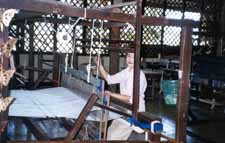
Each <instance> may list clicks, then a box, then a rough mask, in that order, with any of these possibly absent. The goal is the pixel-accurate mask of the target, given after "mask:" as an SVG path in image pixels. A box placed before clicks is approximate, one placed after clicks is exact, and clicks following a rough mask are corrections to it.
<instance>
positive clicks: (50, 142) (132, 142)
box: [7, 140, 164, 143]
mask: <svg viewBox="0 0 225 143" xmlns="http://www.w3.org/2000/svg"><path fill="white" fill-rule="evenodd" d="M7 143H66V142H64V141H62V140H59V141H7ZM71 143H159V142H149V141H124V140H123V141H119V140H117V141H103V140H102V141H93V140H90V141H72V142H71ZM162 143H164V142H162Z"/></svg>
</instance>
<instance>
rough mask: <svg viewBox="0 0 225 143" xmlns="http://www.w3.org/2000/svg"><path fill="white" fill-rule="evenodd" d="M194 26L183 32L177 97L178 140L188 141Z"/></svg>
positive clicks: (180, 141)
mask: <svg viewBox="0 0 225 143" xmlns="http://www.w3.org/2000/svg"><path fill="white" fill-rule="evenodd" d="M191 36H192V27H191V26H185V27H183V28H182V32H181V48H180V69H179V72H178V73H179V91H178V98H177V121H176V141H177V142H179V143H185V142H186V128H187V118H188V104H189V88H190V69H191V55H192V37H191Z"/></svg>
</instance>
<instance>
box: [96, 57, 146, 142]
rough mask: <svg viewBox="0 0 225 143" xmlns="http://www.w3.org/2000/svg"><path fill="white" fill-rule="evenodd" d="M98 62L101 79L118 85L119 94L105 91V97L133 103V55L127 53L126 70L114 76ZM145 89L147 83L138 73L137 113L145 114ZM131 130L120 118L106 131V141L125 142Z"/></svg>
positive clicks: (141, 74)
mask: <svg viewBox="0 0 225 143" xmlns="http://www.w3.org/2000/svg"><path fill="white" fill-rule="evenodd" d="M96 62H99V69H100V72H101V74H102V76H103V78H104V79H105V80H106V81H107V83H108V84H120V93H113V92H110V91H106V92H105V93H106V95H108V96H112V97H114V98H117V99H120V100H122V101H125V102H128V103H131V104H132V101H133V70H134V53H128V54H127V57H126V64H127V68H125V69H124V70H122V71H120V72H118V73H117V74H114V75H109V73H108V72H107V71H106V70H105V69H104V67H103V65H102V63H101V62H100V61H96ZM146 88H147V81H146V77H145V75H144V73H143V72H142V71H140V91H139V95H140V96H139V97H140V98H139V108H138V111H139V112H145V100H144V97H145V95H144V92H145V90H146ZM132 130H133V128H132V127H131V126H130V124H129V123H128V122H127V121H126V120H124V119H122V118H120V119H116V120H114V121H113V122H112V124H111V126H110V127H109V129H108V136H107V140H127V139H128V137H129V136H130V134H131V132H132Z"/></svg>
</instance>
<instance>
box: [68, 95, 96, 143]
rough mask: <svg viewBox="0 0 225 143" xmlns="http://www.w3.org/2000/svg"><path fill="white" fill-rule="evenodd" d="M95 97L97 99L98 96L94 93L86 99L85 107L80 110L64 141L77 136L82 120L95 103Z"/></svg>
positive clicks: (70, 140) (69, 140)
mask: <svg viewBox="0 0 225 143" xmlns="http://www.w3.org/2000/svg"><path fill="white" fill-rule="evenodd" d="M97 99H98V96H97V95H95V94H92V95H91V97H90V98H89V99H88V102H87V104H86V105H85V107H84V108H83V110H82V111H81V113H80V115H79V117H78V118H77V120H76V122H75V124H74V125H73V128H72V129H71V131H70V132H69V134H68V135H67V136H66V138H65V142H67V143H71V142H72V140H73V139H74V138H75V137H76V136H77V134H78V132H79V130H80V128H81V127H82V125H83V124H84V121H85V119H86V117H87V115H88V114H89V112H90V111H91V109H92V108H93V106H94V104H95V103H96V101H97Z"/></svg>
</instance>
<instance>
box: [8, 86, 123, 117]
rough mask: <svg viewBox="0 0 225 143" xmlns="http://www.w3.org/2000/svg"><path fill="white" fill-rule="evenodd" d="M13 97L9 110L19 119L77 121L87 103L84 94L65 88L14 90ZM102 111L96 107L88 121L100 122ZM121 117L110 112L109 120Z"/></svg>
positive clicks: (10, 113)
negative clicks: (67, 119)
mask: <svg viewBox="0 0 225 143" xmlns="http://www.w3.org/2000/svg"><path fill="white" fill-rule="evenodd" d="M11 96H13V97H15V98H16V100H15V101H14V102H13V104H12V105H11V106H10V108H9V116H18V117H37V118H46V117H52V118H54V117H65V118H73V119H76V118H77V117H78V116H79V114H80V112H81V111H82V109H83V107H84V106H85V104H86V103H87V101H86V100H85V99H83V98H82V97H81V96H82V93H81V92H79V91H77V92H76V93H74V92H72V91H70V90H69V89H67V88H64V87H56V88H48V89H42V90H34V91H28V90H12V91H11ZM99 112H100V109H99V108H97V107H94V108H93V109H92V112H91V113H90V114H91V115H92V116H88V118H87V120H93V121H99ZM118 117H120V115H118V114H115V113H112V112H110V115H109V119H110V120H111V119H115V118H118Z"/></svg>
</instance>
